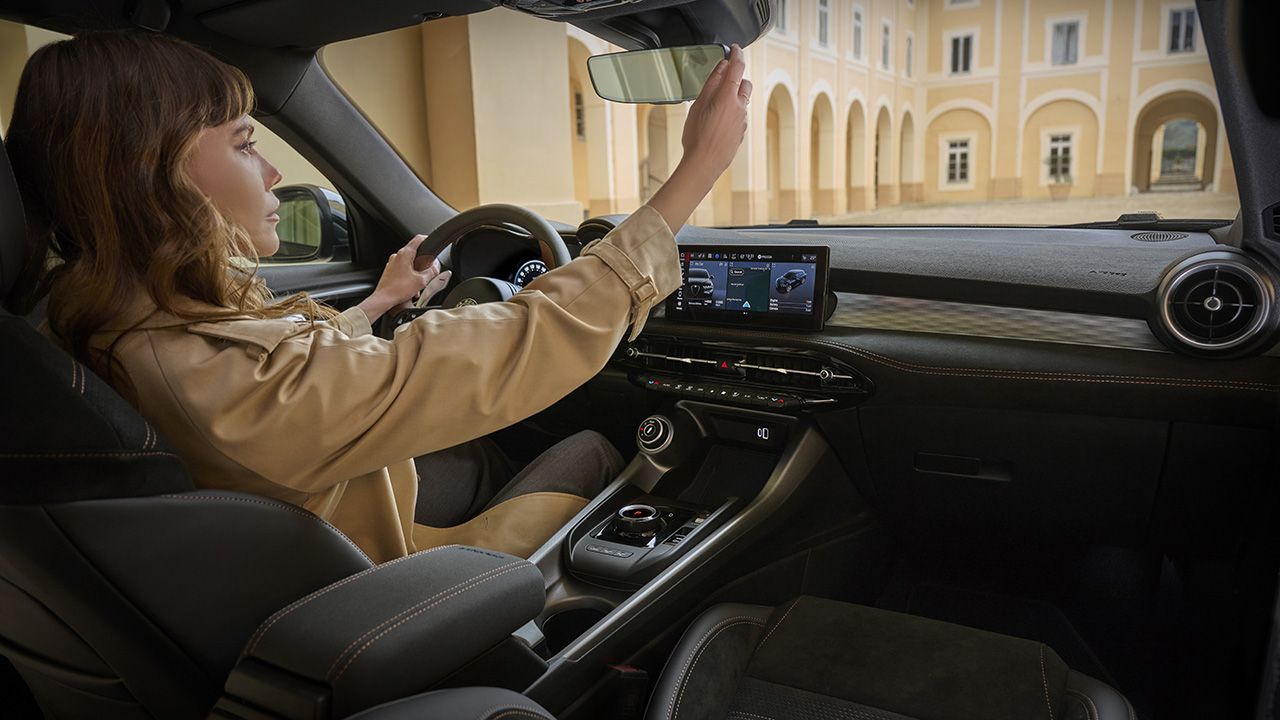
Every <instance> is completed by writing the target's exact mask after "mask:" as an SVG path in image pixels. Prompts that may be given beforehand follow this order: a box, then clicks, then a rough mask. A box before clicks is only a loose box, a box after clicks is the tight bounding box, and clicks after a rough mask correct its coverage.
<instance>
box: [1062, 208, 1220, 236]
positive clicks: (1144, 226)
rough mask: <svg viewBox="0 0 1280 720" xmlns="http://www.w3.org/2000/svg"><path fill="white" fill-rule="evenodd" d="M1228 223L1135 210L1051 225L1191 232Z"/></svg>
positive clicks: (1099, 228)
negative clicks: (1168, 217) (1111, 216)
mask: <svg viewBox="0 0 1280 720" xmlns="http://www.w3.org/2000/svg"><path fill="white" fill-rule="evenodd" d="M1230 224H1231V221H1230V220H1205V219H1190V218H1174V219H1169V220H1166V219H1164V218H1162V217H1160V213H1154V212H1136V213H1124V214H1123V215H1121V216H1120V217H1118V218H1116V219H1115V220H1096V221H1094V222H1086V223H1072V224H1070V225H1052V226H1051V227H1058V228H1081V229H1094V230H1189V231H1191V232H1204V231H1206V230H1212V229H1213V228H1216V227H1222V226H1223V225H1230Z"/></svg>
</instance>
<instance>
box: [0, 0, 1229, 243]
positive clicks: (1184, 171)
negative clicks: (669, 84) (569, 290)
mask: <svg viewBox="0 0 1280 720" xmlns="http://www.w3.org/2000/svg"><path fill="white" fill-rule="evenodd" d="M775 2H776V3H777V5H778V10H779V13H778V17H777V20H776V22H775V26H774V28H773V30H772V31H771V32H770V33H769V35H767V36H766V37H764V38H762V39H760V40H759V41H757V42H756V43H755V44H753V45H752V46H751V47H750V48H748V50H747V60H748V70H747V77H748V78H750V79H751V80H752V82H753V83H754V86H755V91H754V93H753V98H752V108H751V118H750V125H749V128H748V132H747V138H746V141H745V142H744V144H743V147H742V149H741V151H740V152H739V154H738V157H737V159H736V160H735V162H734V164H733V167H732V168H731V170H730V171H729V172H728V173H726V174H725V176H724V177H723V178H721V180H720V182H719V183H718V184H717V186H716V189H715V190H714V191H713V193H712V194H711V196H710V197H709V198H708V199H707V200H706V201H705V202H704V203H703V205H702V206H701V207H700V208H699V210H698V213H697V215H696V216H695V221H696V222H697V223H699V224H707V225H711V224H717V225H720V224H756V223H764V222H769V221H778V220H787V219H790V218H794V217H818V218H824V217H832V216H840V215H844V214H848V213H853V212H859V211H863V210H869V209H873V208H878V207H884V206H887V205H895V204H900V203H915V202H923V203H950V202H975V201H989V200H1002V199H1016V198H1028V199H1039V198H1049V197H1051V196H1057V195H1064V194H1066V195H1069V196H1070V197H1072V198H1079V197H1095V196H1116V195H1125V194H1130V193H1137V192H1150V191H1159V190H1161V189H1166V188H1172V189H1187V188H1191V189H1214V190H1221V191H1228V192H1234V191H1235V178H1234V174H1233V171H1232V167H1231V159H1230V154H1229V153H1228V152H1227V146H1226V136H1225V133H1224V132H1223V129H1222V116H1221V112H1220V109H1219V107H1218V99H1217V93H1216V91H1215V88H1214V82H1213V77H1212V73H1211V71H1210V68H1209V62H1208V57H1207V55H1206V54H1205V50H1204V42H1203V39H1202V38H1201V36H1200V34H1199V29H1198V23H1197V22H1196V17H1195V6H1194V3H1193V2H1191V0H1174V1H1172V2H1169V1H1163V0H775ZM4 25H5V24H4V23H0V39H5V38H19V35H18V34H17V33H23V32H25V33H26V35H23V36H21V37H20V39H21V44H20V45H19V43H18V42H16V41H15V42H5V43H3V45H4V51H3V54H0V129H2V128H3V124H4V122H5V120H6V118H7V113H8V103H10V102H11V92H12V85H13V83H14V82H16V75H17V68H18V67H19V66H20V62H21V60H23V59H25V55H26V54H28V53H29V52H30V51H33V50H34V48H35V47H36V46H38V44H39V43H40V42H44V41H47V39H48V37H50V36H51V34H48V33H39V32H37V31H32V30H30V29H23V28H20V27H18V26H8V27H4ZM616 50H618V48H616V47H613V46H610V45H609V44H607V43H605V42H604V41H602V40H600V39H598V38H596V37H594V36H591V35H589V34H586V33H584V32H582V31H580V30H578V29H577V28H574V27H572V26H569V25H561V24H555V23H549V22H545V21H541V20H536V19H532V18H529V17H527V16H523V15H520V14H517V13H515V12H511V11H507V10H494V11H490V12H486V13H481V14H478V15H472V16H469V17H463V18H449V19H444V20H437V21H433V22H429V23H426V24H424V25H421V26H419V27H412V28H406V29H403V30H398V31H395V32H391V33H386V34H383V35H378V36H374V37H370V38H361V39H357V40H353V41H349V42H344V43H339V44H336V45H333V46H330V47H328V48H325V49H324V51H323V53H322V56H321V59H322V62H323V64H324V65H325V67H326V68H327V69H328V71H329V72H330V74H331V75H332V76H333V78H334V79H335V81H336V82H337V83H338V84H339V85H340V86H341V87H342V89H343V90H344V91H345V92H346V93H347V94H348V95H349V96H350V97H351V98H352V99H353V100H354V101H355V103H356V104H357V105H358V106H359V107H360V108H361V109H362V110H363V111H364V113H365V114H366V115H367V116H368V117H369V118H370V120H371V121H372V122H373V123H374V124H375V125H377V126H378V127H379V128H380V129H381V130H382V132H383V133H384V134H385V135H386V136H387V137H388V139H389V140H390V141H391V142H392V144H393V145H394V146H395V147H396V148H397V150H398V151H399V152H400V153H401V155H402V156H403V157H404V158H405V160H406V162H408V163H409V165H410V166H411V167H412V168H413V169H414V170H415V171H416V172H418V174H419V175H420V176H421V177H422V178H423V179H424V180H425V181H426V182H427V183H428V184H429V185H430V186H431V187H432V188H433V189H434V190H435V191H436V192H437V193H439V194H440V195H441V197H443V198H444V199H445V200H446V201H448V202H450V203H451V204H453V205H455V206H456V207H459V208H467V207H471V206H474V205H477V204H481V203H490V202H510V203H516V204H519V205H523V206H526V207H529V208H531V209H534V210H537V211H539V212H542V213H543V214H544V215H546V216H547V217H550V218H553V219H556V220H561V221H565V222H577V221H579V220H581V219H582V218H583V217H584V216H588V215H596V214H604V213H624V212H630V211H631V210H633V209H635V207H637V206H638V205H639V203H641V202H643V201H644V199H645V198H647V197H648V196H649V195H651V194H652V193H653V191H654V190H655V189H656V188H657V187H658V186H659V185H661V183H662V182H663V181H665V179H666V178H667V176H668V175H669V173H670V172H671V170H672V169H673V168H674V167H675V165H676V163H677V162H679V157H680V154H681V150H682V149H681V142H680V139H681V133H682V131H683V123H684V117H685V114H686V112H687V106H685V105H652V106H651V105H640V106H632V105H619V104H613V103H607V102H605V101H603V100H601V99H600V98H598V97H597V96H596V95H595V94H594V92H592V90H591V82H590V79H589V78H588V77H587V73H586V58H587V57H588V56H589V55H592V54H597V53H603V52H612V51H616ZM6 93H9V94H6ZM262 147H263V148H264V152H266V153H268V155H269V156H270V157H272V159H273V160H276V161H278V164H279V165H281V167H282V169H283V170H284V173H285V177H286V182H303V181H311V182H322V180H321V179H320V178H319V174H318V173H316V171H315V170H314V169H312V168H311V167H310V166H309V165H308V164H307V163H306V162H305V161H304V160H302V159H301V158H299V157H297V156H296V155H295V154H293V153H292V151H290V150H289V149H288V148H287V147H285V146H284V145H283V143H281V142H280V141H279V140H277V139H274V138H268V139H267V141H266V142H265V143H264V145H263V146H262Z"/></svg>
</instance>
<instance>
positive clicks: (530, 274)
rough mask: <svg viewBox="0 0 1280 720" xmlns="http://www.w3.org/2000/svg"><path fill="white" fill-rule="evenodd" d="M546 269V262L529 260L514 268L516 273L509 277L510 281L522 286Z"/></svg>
mask: <svg viewBox="0 0 1280 720" xmlns="http://www.w3.org/2000/svg"><path fill="white" fill-rule="evenodd" d="M546 271H547V264H546V263H544V262H542V261H541V260H530V261H529V262H526V263H525V264H523V265H521V266H520V267H519V269H517V270H516V274H515V275H513V276H512V277H511V282H513V283H515V284H516V285H519V286H520V287H524V286H525V285H528V284H529V283H531V282H533V281H534V280H535V279H537V277H538V276H539V275H541V274H543V273H545V272H546Z"/></svg>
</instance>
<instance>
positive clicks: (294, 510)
mask: <svg viewBox="0 0 1280 720" xmlns="http://www.w3.org/2000/svg"><path fill="white" fill-rule="evenodd" d="M153 454H160V455H170V454H171V453H153ZM175 457H176V456H175ZM160 497H162V498H170V499H174V500H209V501H211V502H238V503H246V504H249V505H261V506H263V507H269V508H276V509H278V510H284V511H286V512H291V513H293V514H294V515H298V516H301V517H304V518H307V519H308V520H312V521H314V522H318V523H320V524H321V525H323V526H325V527H327V528H329V529H330V530H332V531H333V532H334V533H336V534H337V535H338V537H340V538H342V539H343V541H345V542H346V543H347V544H348V545H350V546H351V548H352V549H353V550H355V551H356V552H357V553H360V557H362V558H364V559H365V561H366V562H369V563H372V562H373V560H370V559H369V556H368V555H366V554H365V553H364V551H363V550H361V549H360V546H359V545H356V544H355V543H354V542H352V540H351V538H349V537H347V536H346V534H344V533H343V532H342V531H341V530H339V529H338V528H336V527H334V526H333V525H331V524H329V523H328V522H326V521H325V519H324V518H322V517H319V516H317V515H314V514H312V513H310V512H307V511H306V510H303V509H302V508H299V507H297V506H295V505H290V504H289V503H286V502H279V501H275V502H266V501H263V500H257V499H254V498H247V497H212V496H209V495H177V494H173V493H170V494H168V495H161V496H160Z"/></svg>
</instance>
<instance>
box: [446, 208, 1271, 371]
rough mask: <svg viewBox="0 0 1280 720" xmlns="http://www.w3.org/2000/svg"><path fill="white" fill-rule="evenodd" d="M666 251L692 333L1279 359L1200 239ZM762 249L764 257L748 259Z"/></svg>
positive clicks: (476, 240)
mask: <svg viewBox="0 0 1280 720" xmlns="http://www.w3.org/2000/svg"><path fill="white" fill-rule="evenodd" d="M623 219H625V216H602V217H595V218H590V219H588V220H586V221H584V222H583V223H582V224H581V225H580V226H579V227H578V228H576V230H575V229H568V228H562V229H561V233H562V235H563V236H564V237H565V241H566V244H567V245H568V246H569V249H570V252H571V254H575V255H576V253H577V252H578V250H579V249H580V248H581V247H583V246H585V245H586V244H588V243H590V242H592V241H594V240H596V239H599V238H601V237H603V236H604V235H606V234H607V233H608V232H609V231H610V230H612V229H613V228H614V227H615V226H616V225H617V223H619V222H621V221H622V220H623ZM678 242H679V243H680V249H681V261H682V273H683V275H684V277H683V281H684V282H683V283H682V286H681V288H680V290H678V291H677V292H676V293H675V294H674V295H673V296H671V297H670V298H669V299H668V302H667V303H665V304H664V305H660V306H659V307H658V308H657V309H656V311H655V315H656V316H658V317H663V318H665V319H667V320H669V321H674V322H678V323H680V324H682V325H689V326H690V327H691V329H692V328H696V327H700V326H708V325H720V326H722V327H734V326H737V327H741V328H754V329H757V330H779V331H782V332H786V333H787V334H795V335H802V334H804V333H818V332H826V333H830V332H832V331H833V330H834V329H835V328H850V329H868V330H870V329H875V330H882V331H893V332H907V333H924V334H932V335H954V336H965V337H979V338H991V339H1001V340H1022V341H1031V342H1037V343H1054V344H1069V345H1078V346H1085V347H1096V348H1105V349H1115V350H1135V351H1142V352H1144V353H1146V354H1151V353H1174V354H1178V355H1184V356H1192V357H1196V358H1212V359H1215V360H1230V359H1233V358H1242V357H1252V356H1259V355H1262V356H1271V357H1274V356H1280V346H1277V340H1278V339H1280V310H1277V305H1278V303H1277V286H1278V284H1280V283H1278V282H1277V275H1276V273H1275V271H1273V270H1272V269H1271V268H1269V267H1266V266H1264V265H1263V264H1262V263H1260V262H1259V261H1258V260H1257V259H1255V258H1253V257H1251V256H1249V255H1247V254H1245V253H1244V252H1242V251H1240V250H1238V249H1237V248H1235V247H1232V246H1230V245H1227V244H1224V243H1221V242H1219V241H1218V239H1217V238H1215V237H1214V235H1213V234H1211V233H1210V232H1207V231H1204V232H1196V231H1162V232H1156V231H1150V230H1123V229H1099V228H1035V227H803V226H801V227H784V226H766V227H753V228H741V229H733V228H703V227H694V226H686V227H685V228H683V229H682V230H681V232H680V234H679V237H678ZM456 250H457V253H458V254H457V255H456V256H455V261H456V262H457V263H459V265H458V267H460V268H465V269H463V270H462V272H461V273H459V274H461V275H463V276H469V275H485V276H489V277H496V278H501V279H506V280H509V281H510V282H512V283H514V284H516V285H518V286H521V287H523V286H525V285H527V284H528V283H529V282H531V281H532V280H533V279H534V278H536V277H538V276H539V275H541V274H542V273H544V272H546V266H545V264H544V263H543V262H542V260H541V255H540V253H539V249H538V246H537V243H536V242H535V241H534V240H533V239H532V238H530V237H528V236H527V235H521V234H520V233H518V232H516V231H513V230H511V229H507V228H496V227H495V228H481V229H479V230H476V231H474V232H473V233H471V234H470V235H468V237H466V238H464V239H463V240H460V241H459V243H458V246H457V248H456ZM761 253H771V254H773V255H774V256H775V257H772V258H770V259H768V260H767V261H761V260H760V258H759V257H753V258H750V259H748V257H747V256H748V255H753V256H759V255H760V254H761ZM818 253H821V254H822V255H823V258H822V260H823V263H822V264H823V266H824V267H823V268H821V270H819V268H818V267H817V264H816V263H815V259H814V258H812V257H811V256H813V255H815V254H818ZM716 255H719V256H720V257H716ZM730 255H737V256H738V257H735V258H730V257H729V256H730ZM695 256H696V257H695ZM764 262H769V263H773V265H771V266H770V267H771V268H774V267H776V269H777V270H778V271H777V272H773V270H772V269H771V270H769V271H768V274H769V278H768V280H769V282H768V283H751V284H750V287H751V289H752V292H753V295H752V297H754V298H755V301H753V300H752V299H749V298H748V297H747V296H746V294H745V291H746V289H747V283H746V282H742V283H738V282H737V281H738V280H739V279H742V280H747V279H758V278H757V277H756V276H760V277H763V275H764V274H766V271H765V269H764V264H763V263H764ZM788 263H791V264H790V265H789V264H788ZM753 264H754V265H753ZM730 266H733V267H732V268H731V267H730ZM731 269H732V270H733V271H734V272H741V273H743V275H740V276H739V275H735V277H734V278H733V279H734V282H735V288H736V290H737V291H736V292H735V294H734V296H733V297H732V298H731V297H729V296H728V295H725V294H723V292H722V290H721V288H723V289H724V291H727V289H728V287H729V281H730V277H729V274H728V273H729V272H730V270H731ZM721 276H723V277H721ZM783 276H786V277H785V278H784V277H783ZM819 280H821V282H822V283H825V285H826V287H820V285H819V282H818V281H819ZM779 283H781V284H779ZM806 302H807V303H811V305H808V306H806V305H805V304H804V303H806ZM761 303H763V304H764V307H765V308H767V309H766V310H763V311H762V310H760V309H759V308H760V307H761ZM744 304H750V307H749V308H744V307H743V305H744ZM819 307H820V310H819ZM824 320H825V324H824V322H823V321H824ZM824 328H825V329H824Z"/></svg>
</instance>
